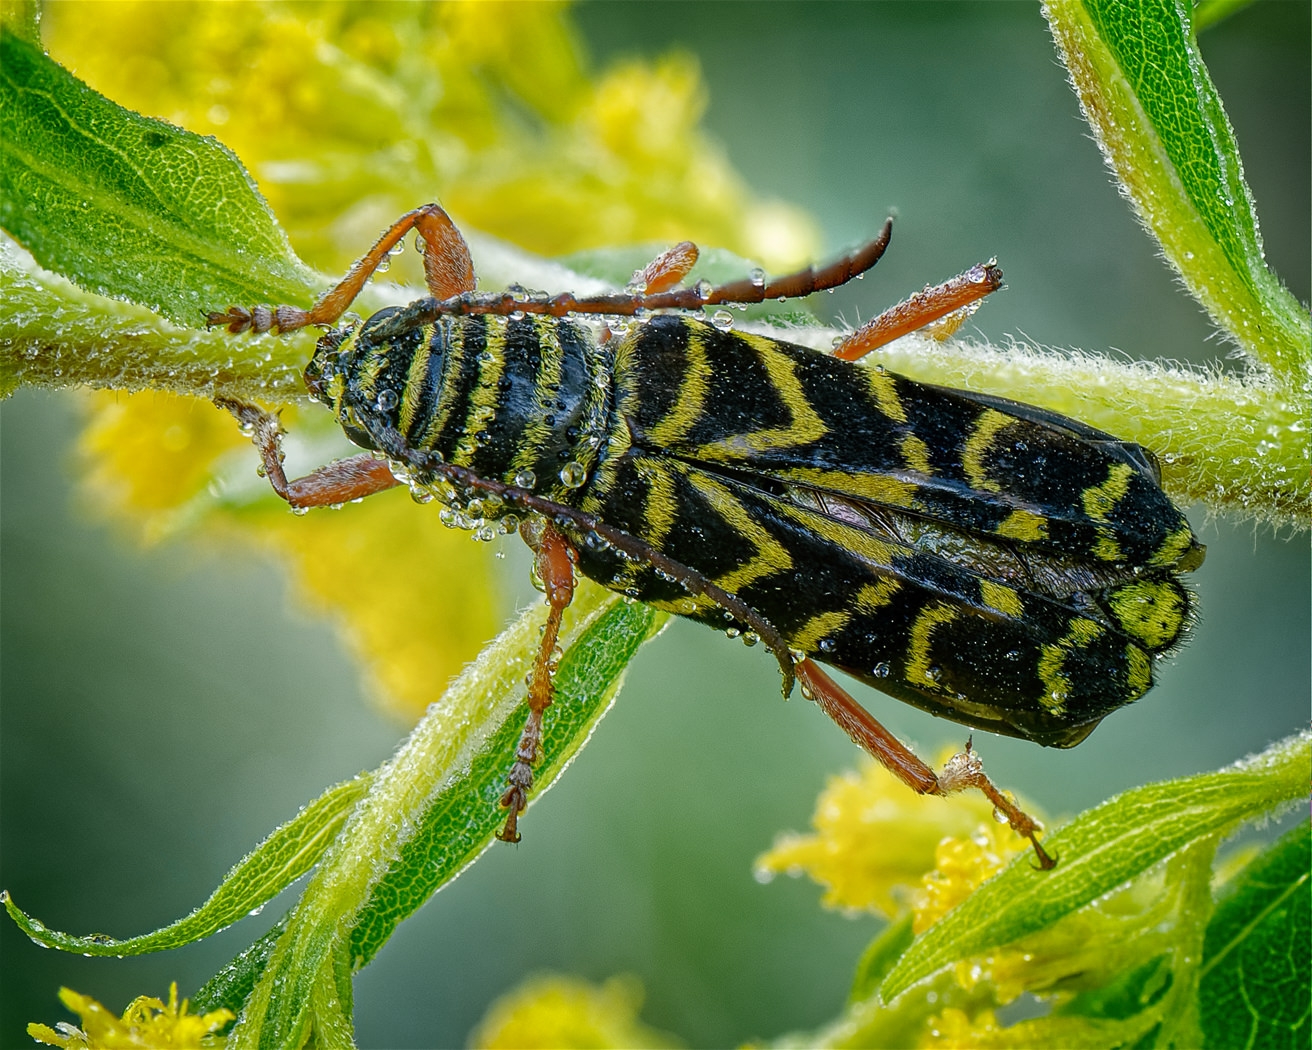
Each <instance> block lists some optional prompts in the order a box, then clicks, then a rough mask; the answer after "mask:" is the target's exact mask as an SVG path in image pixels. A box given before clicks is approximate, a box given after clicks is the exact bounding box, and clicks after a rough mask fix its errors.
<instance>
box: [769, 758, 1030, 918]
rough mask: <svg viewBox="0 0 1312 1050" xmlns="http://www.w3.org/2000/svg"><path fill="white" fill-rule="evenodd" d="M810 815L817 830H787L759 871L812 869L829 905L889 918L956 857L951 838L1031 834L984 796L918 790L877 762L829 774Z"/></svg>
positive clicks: (953, 881) (956, 885) (1020, 842)
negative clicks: (1007, 824) (1007, 823)
mask: <svg viewBox="0 0 1312 1050" xmlns="http://www.w3.org/2000/svg"><path fill="white" fill-rule="evenodd" d="M811 822H812V825H813V826H814V827H815V829H816V833H815V834H814V835H798V834H790V835H786V836H783V837H781V838H780V839H779V841H778V842H776V843H775V846H774V848H773V849H771V850H770V851H769V852H767V853H765V854H764V855H763V856H761V857H760V858H759V859H758V860H757V862H756V870H757V873H758V874H759V875H764V876H770V875H773V874H774V873H777V872H788V873H789V874H794V875H795V874H800V873H802V872H805V873H806V874H808V875H810V876H811V878H813V879H815V881H816V882H819V883H820V884H821V885H822V886H824V887H825V895H824V898H823V903H824V905H825V906H826V907H829V908H848V909H858V910H866V911H873V912H876V913H877V914H880V915H884V916H886V917H890V918H891V917H892V916H894V915H896V914H898V913H899V912H901V911H903V910H904V909H905V908H906V906H907V902H908V901H909V900H910V899H911V897H912V890H913V888H914V887H917V886H918V885H919V884H920V881H921V878H922V876H924V875H925V873H926V872H927V871H929V870H930V869H932V868H933V867H934V866H935V864H936V863H937V862H938V861H939V860H940V859H941V858H942V857H944V856H948V857H950V856H951V854H950V852H949V853H948V854H944V853H943V848H944V847H945V846H946V843H945V842H944V840H945V839H951V840H953V841H965V842H970V841H971V840H972V838H973V837H978V836H986V837H988V838H989V841H992V837H993V836H994V835H998V836H1006V837H1009V838H1010V839H1013V840H1015V842H1016V844H1017V848H1025V840H1024V839H1022V838H1021V837H1020V836H1018V835H1016V834H1015V833H1014V832H1012V831H1011V830H1010V829H1009V828H1003V827H1000V826H999V825H998V824H997V823H996V821H994V819H993V810H992V806H991V805H990V804H989V803H988V802H987V801H986V800H985V799H983V798H982V797H980V796H978V795H976V794H974V793H966V794H962V795H954V796H952V797H951V798H934V797H929V796H924V795H917V794H915V793H914V792H912V791H911V790H910V789H909V788H908V787H907V786H906V785H905V784H903V783H902V782H901V781H899V780H897V779H896V778H895V777H894V776H893V775H892V774H891V773H889V772H888V771H887V770H885V769H884V768H883V767H882V766H880V765H877V764H876V763H874V762H873V761H871V762H866V763H865V764H864V765H863V766H862V768H861V770H860V771H859V772H851V773H845V774H843V775H842V776H838V777H832V778H830V780H829V783H828V784H827V785H826V787H825V790H824V791H823V792H822V793H821V795H820V798H819V801H818V802H817V805H816V811H815V815H814V816H813V817H812V818H811ZM995 829H996V830H995ZM940 844H943V846H941V845H940ZM948 885H949V886H951V887H952V888H953V891H954V892H956V891H957V890H959V889H960V887H961V885H962V883H961V879H960V878H959V877H957V876H955V875H954V876H953V877H951V878H950V880H949V882H948ZM975 885H978V883H976V884H975Z"/></svg>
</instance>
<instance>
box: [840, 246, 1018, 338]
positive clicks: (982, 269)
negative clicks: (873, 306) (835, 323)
mask: <svg viewBox="0 0 1312 1050" xmlns="http://www.w3.org/2000/svg"><path fill="white" fill-rule="evenodd" d="M1000 287H1002V271H1001V270H1000V269H999V268H998V264H997V263H996V262H987V263H983V264H981V265H979V266H972V267H971V268H970V269H969V270H967V271H966V272H965V273H963V274H958V275H957V276H956V277H953V278H951V279H950V280H947V281H944V282H943V283H942V284H936V285H934V286H933V287H932V288H926V289H924V290H923V291H920V292H917V293H916V294H915V295H913V296H911V297H910V298H908V299H904V300H903V301H902V302H900V303H898V304H897V305H896V306H890V307H889V308H888V309H887V310H885V311H884V312H883V313H882V314H880V315H879V316H878V317H873V318H871V319H870V320H869V321H867V322H866V323H865V324H863V325H862V326H861V327H860V328H858V329H856V331H854V332H852V333H851V334H850V335H848V336H847V338H845V339H844V340H843V341H842V342H841V343H839V344H838V346H837V347H835V348H834V351H833V356H834V357H839V358H842V359H843V360H844V361H855V360H857V359H858V358H861V357H864V356H865V355H866V354H868V353H870V351H872V350H877V349H878V348H879V347H881V346H883V345H885V344H886V343H891V342H892V341H893V340H894V339H898V338H901V337H902V336H904V335H907V334H909V333H911V332H918V331H920V329H922V328H925V327H926V326H928V325H931V324H934V322H935V321H938V322H939V323H940V330H938V331H936V332H935V333H934V334H935V336H936V337H937V338H939V339H946V338H947V337H948V336H949V335H951V334H952V333H953V332H955V331H956V330H957V329H958V328H960V327H961V326H962V325H963V324H965V322H966V319H967V318H968V317H969V316H970V315H971V314H972V313H973V312H974V311H975V308H976V307H977V306H978V304H979V301H980V300H981V299H983V298H984V296H986V295H988V294H989V293H990V292H995V291H997V290H998V289H999V288H1000Z"/></svg>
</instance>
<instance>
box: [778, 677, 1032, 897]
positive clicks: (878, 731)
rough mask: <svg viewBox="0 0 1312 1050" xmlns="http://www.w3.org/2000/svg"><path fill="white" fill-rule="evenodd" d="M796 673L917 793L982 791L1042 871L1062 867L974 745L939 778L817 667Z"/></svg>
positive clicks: (806, 691)
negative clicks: (999, 785)
mask: <svg viewBox="0 0 1312 1050" xmlns="http://www.w3.org/2000/svg"><path fill="white" fill-rule="evenodd" d="M795 671H796V673H797V680H798V681H799V682H801V683H802V695H803V696H805V697H807V699H809V700H814V701H815V702H816V703H818V704H819V705H820V707H821V709H822V710H823V711H824V712H825V714H827V715H828V716H829V717H830V718H832V719H833V720H834V721H835V722H837V723H838V724H839V726H841V727H842V728H843V730H844V731H845V732H846V733H847V735H848V736H850V737H851V738H852V740H853V741H854V742H855V743H856V744H857V746H859V747H862V748H864V749H865V750H866V751H867V752H869V753H870V754H871V755H872V756H874V758H875V759H876V760H877V761H878V762H879V763H880V764H881V765H883V766H884V768H885V769H887V770H888V771H889V772H890V773H892V774H893V775H894V776H895V777H897V778H898V779H899V780H900V781H902V783H904V784H906V786H907V787H909V788H911V790H912V791H916V792H918V793H919V794H922V795H950V794H952V793H954V792H957V791H965V790H968V789H969V788H977V789H979V790H980V791H982V792H983V793H984V795H985V796H986V797H987V798H988V800H989V801H990V802H992V803H993V805H994V808H995V809H996V810H997V811H998V813H1000V814H1001V815H1002V817H1003V818H1004V819H1005V820H1006V821H1007V823H1008V824H1010V825H1011V826H1012V828H1013V829H1015V831H1016V833H1017V834H1019V835H1024V836H1026V837H1027V838H1028V839H1029V840H1030V842H1031V843H1032V844H1033V846H1034V852H1035V854H1036V855H1037V856H1038V858H1039V867H1040V868H1042V869H1043V870H1044V871H1047V870H1049V869H1051V868H1053V867H1054V866H1055V865H1056V863H1057V861H1056V860H1055V859H1054V858H1053V857H1052V856H1051V855H1050V854H1049V853H1048V852H1047V850H1045V849H1044V848H1043V846H1041V845H1040V844H1039V840H1038V837H1037V836H1038V833H1039V832H1040V831H1042V830H1043V827H1042V825H1041V824H1039V822H1038V821H1036V820H1035V819H1034V818H1033V817H1031V816H1029V814H1027V813H1026V812H1025V811H1024V810H1022V809H1021V808H1020V807H1019V806H1017V805H1016V803H1015V802H1013V801H1012V800H1011V799H1010V798H1008V797H1007V796H1006V795H1004V794H1003V793H1002V792H1001V791H999V790H998V789H997V788H996V787H994V786H993V782H992V781H991V780H989V778H988V777H987V776H986V775H985V773H984V766H983V763H981V762H980V760H979V756H978V755H976V754H975V753H974V752H973V751H972V750H971V746H970V744H969V743H967V744H966V748H965V750H964V751H962V752H960V753H958V754H956V755H953V756H952V758H951V759H950V760H949V761H948V763H947V765H946V766H944V767H943V772H942V773H941V774H935V773H934V771H933V770H932V769H930V768H929V766H927V765H925V763H924V762H922V761H921V760H920V759H919V758H917V757H916V755H915V754H914V753H913V752H912V751H911V749H910V748H908V747H907V746H906V745H905V744H903V743H902V742H901V741H900V740H898V739H897V737H895V736H894V735H893V734H892V733H890V732H889V731H888V730H887V729H885V728H884V727H883V726H882V725H880V724H879V722H878V721H876V720H875V719H874V718H873V717H872V716H871V715H870V712H868V711H867V710H866V709H865V708H864V707H862V706H861V705H860V704H858V703H857V702H856V701H855V700H854V699H852V697H851V695H850V694H849V693H848V692H847V690H845V689H844V688H843V687H842V686H840V685H839V684H838V683H837V682H835V681H834V680H833V679H832V678H830V677H829V675H827V674H825V672H824V671H822V670H821V669H820V668H819V667H818V666H816V664H815V662H814V661H812V660H810V659H803V660H799V661H798V662H797V666H796V668H795Z"/></svg>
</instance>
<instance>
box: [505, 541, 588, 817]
mask: <svg viewBox="0 0 1312 1050" xmlns="http://www.w3.org/2000/svg"><path fill="white" fill-rule="evenodd" d="M520 535H521V536H523V537H524V542H526V543H527V544H528V545H529V546H530V547H532V548H533V550H534V552H535V553H536V554H537V575H538V579H540V580H541V581H542V589H543V590H544V591H545V592H546V596H547V606H548V609H547V622H546V623H545V624H544V625H543V628H542V643H541V645H540V646H539V648H538V656H537V659H536V660H534V661H533V670H532V672H531V673H530V678H529V683H528V719H527V720H526V721H525V722H524V731H523V732H522V733H521V734H520V737H519V747H517V748H516V749H515V765H514V766H513V768H512V769H511V770H510V787H509V788H507V790H506V793H505V794H504V795H502V796H501V804H502V805H503V806H505V807H506V809H507V810H509V812H508V813H507V814H506V826H505V827H503V828H502V829H501V830H500V831H499V832H497V838H499V839H500V840H501V841H502V842H518V841H519V828H518V824H519V815H520V814H521V813H523V812H524V807H525V806H527V805H528V793H529V789H530V788H532V786H533V765H534V763H536V762H537V760H538V750H539V748H540V747H541V745H542V713H543V712H544V711H546V709H547V708H548V707H550V706H551V700H552V696H553V694H554V692H555V687H554V685H553V683H552V676H553V674H554V672H555V670H556V642H557V640H558V639H559V637H560V621H561V617H562V616H564V615H565V610H566V609H567V608H568V607H569V603H570V602H571V601H573V600H574V550H573V548H572V547H571V546H570V543H569V540H567V539H565V537H564V536H563V535H562V534H561V533H560V532H559V531H557V530H556V529H555V528H554V527H553V526H551V525H548V524H546V523H545V522H543V521H542V520H541V519H530V520H529V521H526V522H525V523H524V525H523V526H522V527H521V528H520Z"/></svg>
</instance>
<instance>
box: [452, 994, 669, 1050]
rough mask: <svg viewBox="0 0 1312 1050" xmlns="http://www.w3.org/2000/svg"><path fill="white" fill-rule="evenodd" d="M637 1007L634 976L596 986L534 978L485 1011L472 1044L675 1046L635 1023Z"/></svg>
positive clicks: (534, 1048)
mask: <svg viewBox="0 0 1312 1050" xmlns="http://www.w3.org/2000/svg"><path fill="white" fill-rule="evenodd" d="M641 1006H642V985H641V984H640V983H639V982H638V979H637V978H636V977H612V978H611V979H610V980H608V981H607V982H606V983H605V984H603V985H600V986H597V985H594V984H589V983H588V982H587V981H582V980H579V979H578V978H574V977H560V976H541V977H533V978H530V979H529V980H527V981H525V982H524V983H523V984H522V985H520V986H519V987H518V988H516V989H514V990H513V991H511V992H509V993H507V994H506V995H504V996H502V997H501V998H500V999H498V1000H497V1001H496V1002H495V1003H493V1004H492V1006H491V1007H489V1008H488V1011H487V1014H486V1015H485V1016H484V1018H483V1020H482V1021H481V1022H479V1025H478V1027H477V1028H476V1029H474V1032H473V1034H472V1035H471V1036H470V1045H471V1046H473V1047H475V1048H476V1050H538V1048H541V1050H556V1048H559V1047H566V1046H571V1047H594V1048H596V1050H603V1048H606V1047H614V1048H616V1050H622V1048H625V1047H634V1046H645V1047H667V1046H678V1045H679V1043H678V1041H677V1040H676V1039H674V1038H673V1037H672V1036H669V1035H667V1034H666V1033H664V1032H660V1031H657V1030H656V1029H654V1028H648V1027H647V1026H646V1025H644V1024H643V1023H642V1022H641V1021H639V1020H638V1009H639V1007H641Z"/></svg>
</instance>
